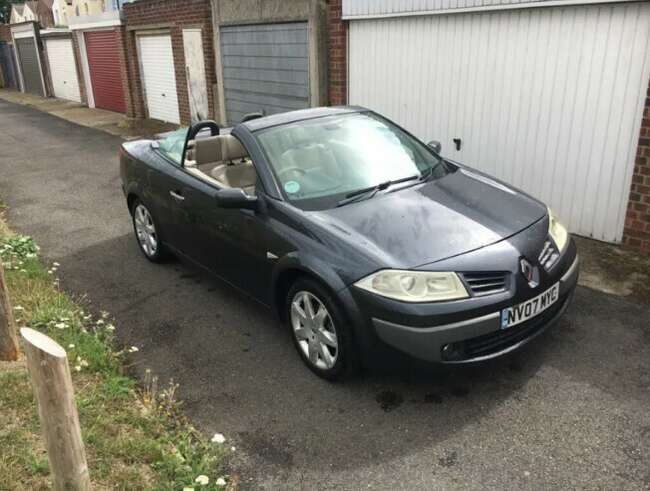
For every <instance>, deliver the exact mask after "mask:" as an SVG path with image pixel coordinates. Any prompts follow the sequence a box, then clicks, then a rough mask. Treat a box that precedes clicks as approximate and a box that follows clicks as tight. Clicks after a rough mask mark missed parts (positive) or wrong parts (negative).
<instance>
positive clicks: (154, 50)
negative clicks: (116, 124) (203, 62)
mask: <svg viewBox="0 0 650 491" xmlns="http://www.w3.org/2000/svg"><path fill="white" fill-rule="evenodd" d="M138 52H139V55H140V67H141V69H142V88H143V90H144V96H145V100H146V101H147V110H148V112H149V117H150V118H154V119H159V120H161V121H168V122H170V123H180V122H181V117H180V114H179V112H178V95H177V94H176V73H175V71H174V66H175V65H174V54H173V52H172V38H171V36H169V35H161V36H138Z"/></svg>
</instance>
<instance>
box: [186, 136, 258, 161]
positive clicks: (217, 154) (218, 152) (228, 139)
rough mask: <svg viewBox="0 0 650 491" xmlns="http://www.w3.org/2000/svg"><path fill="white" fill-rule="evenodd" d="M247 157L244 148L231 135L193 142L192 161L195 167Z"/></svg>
mask: <svg viewBox="0 0 650 491" xmlns="http://www.w3.org/2000/svg"><path fill="white" fill-rule="evenodd" d="M247 156H248V152H247V151H246V149H245V148H244V146H243V145H242V144H241V143H239V140H238V139H237V138H235V137H234V136H232V135H217V136H209V137H207V138H199V139H197V140H195V144H194V160H196V163H197V165H201V164H207V163H211V162H230V161H233V160H241V159H243V158H244V157H247Z"/></svg>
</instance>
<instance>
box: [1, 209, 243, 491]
mask: <svg viewBox="0 0 650 491" xmlns="http://www.w3.org/2000/svg"><path fill="white" fill-rule="evenodd" d="M38 252H39V251H38V247H37V246H36V244H35V243H34V241H33V240H32V239H31V238H30V237H26V236H20V235H16V234H14V233H12V231H11V230H10V229H9V228H8V227H7V224H6V222H5V220H4V217H3V215H2V207H1V206H0V256H1V257H2V260H3V262H4V264H5V274H6V278H7V284H8V287H9V292H10V295H11V299H12V304H13V306H14V307H13V308H14V313H15V317H16V321H17V325H18V326H20V327H22V326H29V327H32V328H34V329H38V330H40V331H42V332H44V333H45V334H47V335H48V336H50V337H52V338H53V339H55V340H56V341H57V342H59V343H60V344H61V345H62V346H63V347H64V348H65V349H66V350H67V352H68V359H69V363H70V368H71V371H72V378H73V383H74V387H75V396H76V401H77V407H78V410H79V419H80V422H81V429H82V434H83V439H84V442H85V446H86V456H87V459H88V465H89V468H90V476H91V479H92V482H93V487H94V489H125V490H126V489H128V490H140V489H142V490H145V489H155V490H158V489H159V490H171V489H174V490H176V489H177V490H184V489H188V488H189V489H195V490H197V491H198V490H209V489H210V490H216V489H224V488H226V487H227V488H229V489H233V488H234V482H233V483H229V482H228V476H227V475H225V470H226V466H227V460H228V459H227V453H228V450H227V449H226V447H225V446H224V445H223V444H219V443H213V442H210V441H208V440H207V439H206V438H205V437H204V436H203V435H201V434H200V433H199V432H197V431H196V430H195V429H194V428H193V427H192V426H191V425H190V424H189V423H188V422H187V421H186V420H185V418H184V417H183V416H182V414H181V412H180V410H179V403H178V402H177V401H176V399H175V397H174V391H175V387H174V386H173V385H170V386H169V387H167V388H165V389H164V390H158V389H157V383H156V379H155V377H153V376H151V374H149V376H148V377H147V380H145V381H144V384H143V385H144V387H142V386H140V387H139V386H138V385H137V384H136V381H135V380H134V379H133V378H131V377H129V376H128V374H127V373H126V371H125V369H124V366H125V362H126V360H125V358H127V357H128V355H129V352H130V351H131V352H132V351H135V349H134V348H129V349H125V350H119V349H117V348H116V347H115V341H114V329H115V327H114V325H113V323H111V321H110V317H109V315H108V314H107V313H105V312H104V313H101V314H100V315H98V316H93V315H91V314H89V313H88V312H87V311H86V310H85V309H84V307H83V305H82V304H81V303H80V302H75V301H74V300H73V299H71V298H70V297H69V296H68V295H66V294H65V293H64V292H62V291H61V290H60V289H59V286H58V280H57V279H56V270H57V268H58V264H57V263H53V264H52V265H50V266H49V267H45V266H44V265H43V263H42V262H41V260H40V259H39V257H38ZM49 474H50V473H49V466H48V459H47V453H46V452H45V448H44V444H43V442H42V438H41V434H40V424H39V420H38V413H37V408H36V403H35V400H34V397H33V395H32V389H31V386H30V383H29V376H28V374H27V372H26V370H25V368H24V367H22V366H20V365H16V364H8V365H6V366H4V365H2V364H0V490H12V491H13V490H22V489H25V490H38V489H50V488H51V486H52V483H51V479H50V475H49ZM199 476H201V477H199ZM197 478H199V479H198V481H197ZM206 478H207V482H206Z"/></svg>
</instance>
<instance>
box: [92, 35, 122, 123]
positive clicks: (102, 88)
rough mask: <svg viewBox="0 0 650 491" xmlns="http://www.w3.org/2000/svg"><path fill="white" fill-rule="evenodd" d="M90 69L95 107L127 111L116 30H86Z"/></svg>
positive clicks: (120, 111) (119, 111)
mask: <svg viewBox="0 0 650 491" xmlns="http://www.w3.org/2000/svg"><path fill="white" fill-rule="evenodd" d="M85 40H86V51H87V53H88V69H89V70H90V82H91V83H92V86H93V96H94V97H95V107H98V108H101V109H108V110H109V111H116V112H118V113H125V112H126V103H125V102H124V87H123V86H122V71H121V65H120V57H119V49H120V46H119V42H118V39H117V33H116V32H115V31H99V32H86V33H85Z"/></svg>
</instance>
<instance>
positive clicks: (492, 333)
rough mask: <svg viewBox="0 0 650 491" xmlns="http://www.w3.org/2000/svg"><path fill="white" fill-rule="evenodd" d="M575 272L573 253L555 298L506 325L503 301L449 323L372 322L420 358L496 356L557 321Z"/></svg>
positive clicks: (479, 358)
mask: <svg viewBox="0 0 650 491" xmlns="http://www.w3.org/2000/svg"><path fill="white" fill-rule="evenodd" d="M578 274H579V258H578V256H577V255H575V256H574V258H573V261H572V262H571V263H570V266H569V267H568V268H567V269H566V271H565V272H564V273H563V274H562V276H561V278H560V279H559V282H560V294H559V298H558V300H557V302H556V303H555V304H554V305H553V306H551V307H549V308H548V309H547V310H545V311H543V312H542V313H540V314H539V315H537V316H535V317H533V318H531V319H529V320H527V321H525V322H523V323H521V324H519V325H516V326H513V327H511V328H508V329H501V323H500V313H501V310H502V308H503V307H504V306H503V305H502V304H500V305H498V306H496V305H495V309H494V310H493V311H491V312H489V313H485V314H482V315H479V316H473V317H469V318H464V319H461V320H457V321H455V322H451V323H445V324H439V325H433V326H417V327H416V326H407V325H402V324H400V323H397V322H391V321H386V320H382V319H379V318H376V317H373V318H372V326H373V328H374V331H375V333H376V335H377V337H378V338H379V339H381V341H383V342H384V343H386V344H388V345H389V346H392V347H393V348H396V349H397V350H399V351H401V352H404V353H406V354H408V355H410V356H413V357H415V358H418V359H421V360H425V361H429V362H439V363H453V364H463V363H473V362H478V361H483V360H487V359H491V358H495V357H498V356H501V355H504V354H506V353H509V352H511V351H514V350H516V349H518V348H520V347H521V346H523V345H524V344H526V343H528V342H529V341H531V340H532V339H534V338H535V337H537V336H539V335H540V334H541V333H542V332H544V331H545V330H546V329H547V328H549V327H551V326H552V325H554V324H555V323H556V322H557V321H558V319H559V318H560V317H561V316H562V314H563V313H564V311H565V310H566V308H567V307H568V305H569V303H570V302H571V298H572V296H573V291H574V290H575V286H576V284H577V281H578ZM516 303H518V302H513V304H516ZM445 347H446V348H445ZM443 348H445V350H444V354H443Z"/></svg>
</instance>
